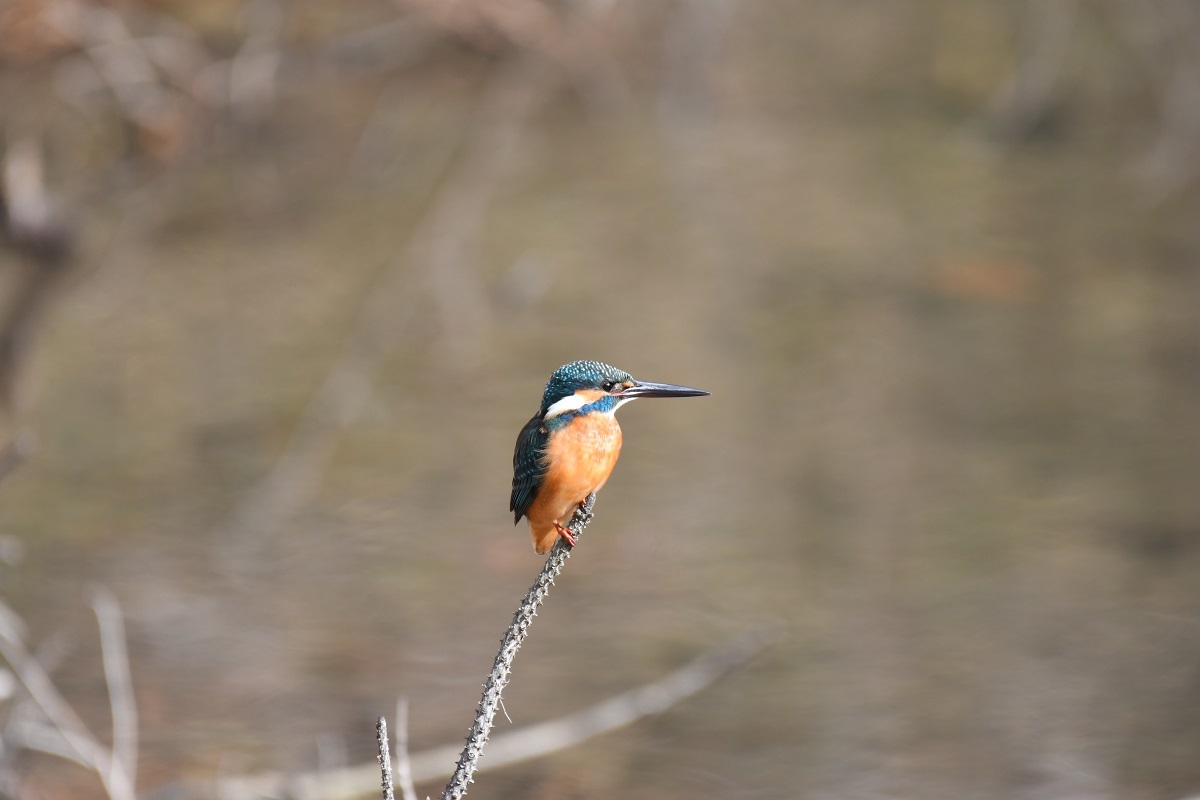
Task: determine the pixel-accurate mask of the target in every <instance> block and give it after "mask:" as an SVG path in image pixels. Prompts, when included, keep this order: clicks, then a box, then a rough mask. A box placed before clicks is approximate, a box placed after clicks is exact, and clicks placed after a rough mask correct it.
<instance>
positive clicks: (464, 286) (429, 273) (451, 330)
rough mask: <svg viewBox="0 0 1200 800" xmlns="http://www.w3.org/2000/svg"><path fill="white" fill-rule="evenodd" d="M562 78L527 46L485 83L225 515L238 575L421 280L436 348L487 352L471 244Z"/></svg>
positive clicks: (314, 464)
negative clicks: (433, 178)
mask: <svg viewBox="0 0 1200 800" xmlns="http://www.w3.org/2000/svg"><path fill="white" fill-rule="evenodd" d="M579 13H580V14H583V13H584V12H582V11H581V12H579ZM577 27H578V29H579V30H578V32H577V34H576V38H577V39H578V40H579V41H583V40H584V39H588V40H589V41H591V37H592V35H593V34H592V31H591V29H590V27H589V25H586V24H585V23H584V22H580V23H579V24H578V26H577ZM569 30H572V31H573V30H575V28H574V27H572V28H570V29H569ZM567 77H568V76H566V75H565V74H564V73H563V71H562V70H561V69H558V68H556V67H555V65H554V63H552V62H550V61H547V60H546V59H544V58H542V57H541V56H540V55H538V54H537V53H523V54H521V55H519V56H518V57H516V58H514V59H513V60H511V61H510V62H509V63H508V64H506V65H505V67H504V68H503V69H501V70H499V71H498V74H497V75H496V77H495V78H494V79H492V81H491V82H490V83H489V84H488V86H487V88H486V89H485V91H484V93H483V95H482V97H481V98H480V101H479V105H478V109H477V111H476V114H475V121H474V122H473V124H472V125H471V126H470V129H471V131H472V137H471V139H470V140H469V141H468V143H467V144H466V147H465V148H464V150H463V152H462V155H461V156H460V158H459V159H458V161H457V162H456V163H455V165H454V167H453V169H452V170H451V172H450V174H449V176H448V177H447V178H446V179H445V180H444V181H443V182H442V184H441V186H440V187H439V189H438V191H437V194H436V196H435V197H434V199H433V202H432V203H431V204H430V206H429V210H428V211H427V212H426V214H425V215H424V216H423V217H422V219H421V220H420V221H419V222H418V223H417V226H416V228H415V229H414V230H413V233H412V234H411V236H410V237H409V238H408V240H407V241H406V242H405V244H404V246H403V247H402V248H401V250H400V252H399V253H398V254H397V256H396V258H395V259H394V260H393V261H392V263H391V264H390V265H389V266H388V267H387V268H386V269H384V270H383V272H382V273H381V274H380V276H379V278H378V280H377V281H376V283H375V286H374V287H373V288H372V289H371V290H370V291H369V292H368V293H367V295H366V299H365V301H364V303H363V306H362V308H361V310H360V311H359V313H358V316H357V319H356V321H355V327H354V329H353V330H352V332H351V333H350V336H349V337H348V339H347V342H346V345H345V346H344V347H343V349H342V351H341V353H340V354H339V356H338V357H337V359H336V361H335V362H334V363H333V365H332V366H331V368H330V370H329V372H328V373H327V374H326V376H325V379H324V380H323V381H322V383H321V386H320V388H318V389H317V391H316V392H315V393H314V395H313V398H312V400H311V401H310V402H309V403H308V405H307V406H306V407H305V410H304V412H303V414H302V416H301V419H300V421H299V422H298V423H297V425H296V427H295V428H294V429H293V432H292V435H291V437H290V438H289V440H288V443H287V445H286V446H285V448H284V451H283V453H282V455H281V456H280V457H279V459H278V460H277V461H276V462H275V465H274V467H273V468H272V469H271V471H270V472H269V473H268V474H267V475H266V476H264V477H263V478H262V479H260V480H259V481H258V482H256V483H255V484H254V485H252V486H251V487H250V489H249V490H248V491H247V492H246V493H245V494H244V495H243V497H242V498H241V499H240V500H239V501H238V503H237V505H236V506H235V508H234V510H233V512H232V513H231V515H230V517H229V519H228V520H227V522H226V524H225V526H224V533H225V539H226V542H227V545H226V547H225V548H223V553H222V560H223V561H224V563H225V564H227V565H229V570H230V571H231V572H235V571H237V570H239V569H241V568H242V567H243V566H244V565H246V564H251V563H253V562H254V559H253V558H252V551H253V550H254V549H255V548H257V547H259V546H260V545H261V543H262V542H263V541H266V540H269V539H270V538H271V537H272V536H273V535H274V533H275V532H276V531H277V530H278V529H279V527H280V526H281V525H282V524H283V523H284V522H286V521H287V519H288V518H290V517H291V516H292V515H293V514H295V513H296V512H297V511H298V510H299V509H300V508H301V507H303V505H304V504H305V503H306V502H307V501H308V499H309V498H310V497H311V496H312V495H313V494H314V493H315V491H316V490H317V488H318V486H319V484H320V481H321V477H322V475H323V474H324V472H325V469H326V466H327V465H328V463H329V461H330V459H332V457H333V454H334V450H335V448H336V446H337V443H338V441H339V439H340V437H341V433H342V431H343V430H345V429H346V428H348V427H349V426H351V425H352V424H354V422H355V421H356V420H357V419H358V418H359V417H360V416H361V415H362V413H363V412H364V411H365V410H366V408H367V407H368V404H369V400H370V397H371V394H372V393H373V392H374V388H375V383H376V380H377V373H378V370H379V368H380V365H381V364H382V363H383V361H384V360H385V359H386V358H387V356H388V355H389V354H391V353H392V352H393V350H394V348H395V346H396V344H397V343H398V342H399V341H400V340H401V339H402V332H403V330H404V329H405V327H406V326H407V325H408V324H409V323H410V318H411V316H412V314H413V313H414V311H416V310H417V309H418V308H419V307H420V304H421V302H422V301H423V300H428V298H429V295H428V294H426V293H425V292H423V291H422V289H423V288H425V289H427V290H428V292H429V294H431V295H432V299H433V307H434V308H435V309H436V310H437V312H438V314H439V316H440V320H441V325H440V328H441V332H442V338H441V347H442V348H443V349H445V350H447V351H448V352H449V355H448V357H447V358H445V359H443V360H444V361H445V362H446V363H457V364H462V363H468V364H469V363H471V362H472V361H474V360H476V359H477V358H478V357H479V356H480V353H481V350H480V348H481V345H482V343H483V342H484V341H485V340H486V336H487V331H488V330H489V328H490V317H491V313H490V308H489V305H488V303H487V300H486V297H485V291H484V287H483V286H482V285H481V283H480V278H479V275H478V271H477V270H475V269H473V268H472V266H471V263H470V262H471V260H472V252H473V249H474V248H475V247H476V245H477V243H478V239H479V237H480V235H481V233H482V231H483V227H484V223H485V222H486V218H487V211H488V208H489V207H490V205H491V203H492V201H493V199H494V198H495V197H496V195H497V194H498V193H499V191H500V190H501V188H502V187H503V185H504V183H505V181H506V180H507V179H508V178H509V177H510V176H511V174H512V170H513V166H514V165H515V164H516V163H517V162H518V161H519V159H517V158H516V157H515V156H516V151H517V149H518V147H519V146H520V143H521V141H522V139H523V138H524V134H525V130H526V128H527V126H528V124H529V122H530V120H531V119H532V117H533V116H534V114H535V113H536V112H537V110H538V109H539V108H541V107H542V106H543V105H544V104H545V103H546V102H547V101H548V100H549V99H550V98H551V97H552V96H554V92H555V91H556V90H557V89H559V88H560V87H561V86H562V84H563V82H564V81H565V80H566V78H567Z"/></svg>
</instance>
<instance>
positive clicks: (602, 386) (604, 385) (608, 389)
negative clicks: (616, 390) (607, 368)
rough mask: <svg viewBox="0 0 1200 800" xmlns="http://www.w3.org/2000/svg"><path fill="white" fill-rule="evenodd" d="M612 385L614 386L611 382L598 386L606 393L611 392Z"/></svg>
mask: <svg viewBox="0 0 1200 800" xmlns="http://www.w3.org/2000/svg"><path fill="white" fill-rule="evenodd" d="M614 385H615V384H614V383H613V382H612V381H605V382H604V383H602V384H600V388H601V389H603V390H604V391H606V392H611V391H612V388H613V386H614Z"/></svg>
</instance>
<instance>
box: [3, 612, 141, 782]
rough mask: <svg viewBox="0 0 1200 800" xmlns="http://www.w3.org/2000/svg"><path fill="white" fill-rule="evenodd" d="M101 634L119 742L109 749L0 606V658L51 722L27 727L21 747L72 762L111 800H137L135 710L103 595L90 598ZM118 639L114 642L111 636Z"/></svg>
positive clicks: (114, 616) (121, 647)
mask: <svg viewBox="0 0 1200 800" xmlns="http://www.w3.org/2000/svg"><path fill="white" fill-rule="evenodd" d="M94 607H95V608H96V617H97V620H98V622H99V625H100V631H101V649H102V655H103V658H104V670H105V676H106V677H107V678H108V680H109V687H110V692H112V691H113V689H114V688H115V689H116V691H115V692H113V693H112V694H110V697H109V700H110V703H111V704H112V712H113V730H114V735H115V736H117V737H118V741H116V742H114V745H113V749H112V750H110V749H109V748H107V747H105V746H104V745H103V744H101V743H100V741H99V740H97V739H96V738H95V737H94V736H93V735H92V734H91V732H90V731H89V730H88V728H87V726H86V725H84V723H83V720H81V719H80V718H79V716H78V715H77V714H76V713H75V710H74V709H73V708H71V705H70V703H68V702H67V701H66V699H65V698H64V697H63V696H62V694H60V693H59V691H58V689H57V687H55V685H54V682H53V681H52V680H51V679H50V676H49V675H48V674H47V673H46V670H45V669H44V668H43V667H42V665H41V663H40V662H39V661H38V660H37V658H35V657H34V656H33V655H32V654H31V653H30V652H29V650H28V648H27V647H26V646H25V643H24V641H23V639H22V636H21V628H20V625H19V617H17V615H16V614H15V613H13V612H12V611H11V609H9V608H8V606H7V605H4V604H3V603H2V602H0V657H3V658H4V660H5V661H7V662H8V664H9V666H10V667H12V670H13V673H14V674H15V675H16V677H17V680H18V681H20V683H21V685H22V686H23V687H25V690H26V691H27V692H28V693H29V696H30V698H31V699H32V700H33V702H34V704H35V705H36V706H37V707H38V709H39V710H40V711H41V712H42V713H43V714H44V715H45V718H46V720H47V721H48V722H49V723H50V725H49V727H46V726H36V725H35V726H27V727H26V728H25V731H26V732H28V733H29V734H30V735H29V736H28V737H27V738H23V739H22V740H21V742H20V744H21V745H22V746H24V747H27V748H31V749H39V750H42V751H44V752H47V753H51V754H53V755H57V756H59V757H61V758H64V759H66V760H68V761H73V762H75V763H76V764H79V765H80V766H82V767H85V768H87V769H89V770H91V771H93V772H95V773H96V774H97V775H98V776H99V778H100V782H101V783H102V784H103V785H104V790H105V793H106V794H107V795H108V797H109V798H110V800H135V799H136V795H135V793H134V775H133V773H132V772H131V771H129V770H127V769H126V768H127V767H130V766H135V765H136V762H137V755H136V752H135V751H134V750H133V749H131V748H136V746H137V733H136V712H133V711H132V703H133V700H132V689H131V687H130V685H129V683H128V661H127V656H126V655H125V652H126V651H125V642H124V624H123V622H122V621H121V616H120V609H119V607H118V606H117V605H116V600H115V599H114V598H112V596H111V595H110V594H107V593H105V592H103V591H101V592H99V593H97V595H96V598H95V600H94ZM118 636H119V637H120V639H121V641H119V642H118V641H116V640H115V637H118Z"/></svg>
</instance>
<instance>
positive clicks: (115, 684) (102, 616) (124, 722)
mask: <svg viewBox="0 0 1200 800" xmlns="http://www.w3.org/2000/svg"><path fill="white" fill-rule="evenodd" d="M92 610H93V611H94V612H95V614H96V623H97V625H99V627H100V652H101V654H102V657H103V661H104V679H105V682H106V683H107V684H108V700H109V705H110V707H111V709H112V753H111V755H110V759H111V762H112V763H111V765H110V766H109V769H108V773H109V777H108V781H107V783H116V782H119V781H122V780H126V781H128V782H129V783H130V784H131V788H132V782H133V779H134V776H136V775H137V756H138V717H137V704H136V703H135V702H134V697H133V678H132V677H131V675H130V671H129V651H128V649H127V648H126V640H125V620H124V618H123V617H122V616H121V609H120V606H118V605H117V599H116V598H115V597H114V596H113V594H112V592H110V591H108V590H107V589H105V588H103V587H97V588H95V589H94V590H93V591H92Z"/></svg>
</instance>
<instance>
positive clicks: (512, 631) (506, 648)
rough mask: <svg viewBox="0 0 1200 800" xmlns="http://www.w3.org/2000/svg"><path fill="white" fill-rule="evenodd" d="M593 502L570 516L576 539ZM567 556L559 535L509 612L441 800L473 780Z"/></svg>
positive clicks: (454, 796) (455, 798)
mask: <svg viewBox="0 0 1200 800" xmlns="http://www.w3.org/2000/svg"><path fill="white" fill-rule="evenodd" d="M595 504H596V495H595V494H590V495H588V497H587V499H586V500H584V501H583V505H581V506H580V507H579V508H578V509H577V510H576V511H575V514H574V516H572V517H571V521H570V523H568V525H567V528H568V529H569V530H570V531H571V533H572V534H574V536H575V539H576V540H578V539H579V536H580V535H581V534H582V533H583V529H584V528H585V527H586V526H587V524H588V523H589V522H591V521H592V506H594V505H595ZM570 557H571V548H570V547H569V546H568V545H567V544H566V542H564V541H563V540H562V539H561V538H560V539H559V540H558V542H557V543H555V545H554V547H553V548H552V549H551V550H550V556H549V557H548V558H547V559H546V564H545V566H543V567H542V571H541V572H540V573H539V574H538V577H537V580H536V581H534V582H533V586H531V587H530V588H529V591H528V592H527V593H526V594H525V598H524V599H523V600H521V606H520V607H519V608H518V609H517V613H515V614H514V615H513V621H512V624H511V625H509V626H508V630H506V631H505V632H504V638H503V639H501V640H500V650H499V652H497V653H496V660H495V662H494V663H493V664H492V671H491V674H489V675H488V677H487V680H486V681H485V682H484V684H483V697H481V698H480V700H479V708H478V710H477V711H476V712H475V723H474V724H473V725H472V726H471V732H470V734H469V735H468V736H467V745H466V747H464V748H463V751H462V755H460V756H459V757H458V765H457V767H455V769H454V776H453V777H452V778H450V782H449V783H448V784H446V789H445V791H444V792H442V800H461V799H462V797H463V796H464V795H465V794H466V793H467V786H469V785H470V783H471V781H472V780H473V776H474V774H475V769H476V767H478V766H479V759H480V758H481V757H482V756H483V748H484V746H485V745H486V744H487V739H488V734H490V733H491V731H492V722H493V721H494V719H495V717H496V710H497V709H498V708H499V707H500V695H501V694H502V693H503V692H504V687H505V686H507V685H508V679H509V676H510V674H511V672H512V663H513V659H515V658H516V657H517V650H519V649H520V648H521V643H522V642H524V641H525V637H526V636H528V635H529V626H530V625H532V624H533V618H534V617H535V616H537V610H538V606H540V605H541V604H542V603H543V602H544V601H545V599H546V595H548V594H549V593H550V586H551V585H552V584H553V583H554V579H555V578H556V577H558V574H559V573H560V572H562V568H563V565H565V564H566V563H567V559H568V558H570Z"/></svg>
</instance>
